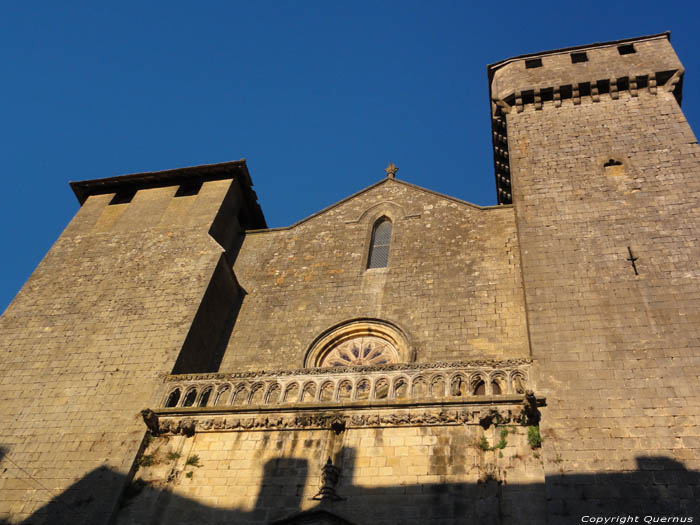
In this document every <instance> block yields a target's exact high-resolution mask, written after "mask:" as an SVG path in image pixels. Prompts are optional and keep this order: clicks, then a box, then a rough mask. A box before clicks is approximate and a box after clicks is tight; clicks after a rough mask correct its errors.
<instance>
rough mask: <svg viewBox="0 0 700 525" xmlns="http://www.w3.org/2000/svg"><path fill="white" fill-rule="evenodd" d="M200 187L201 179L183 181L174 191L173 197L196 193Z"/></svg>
mask: <svg viewBox="0 0 700 525" xmlns="http://www.w3.org/2000/svg"><path fill="white" fill-rule="evenodd" d="M201 188H202V181H198V182H184V183H182V184H180V186H179V187H178V189H177V191H176V192H175V197H189V196H190V195H197V194H198V193H199V190H200V189H201Z"/></svg>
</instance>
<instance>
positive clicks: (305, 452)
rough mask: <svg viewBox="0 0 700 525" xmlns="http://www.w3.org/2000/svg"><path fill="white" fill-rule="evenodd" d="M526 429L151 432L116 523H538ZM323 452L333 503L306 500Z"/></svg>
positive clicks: (535, 473) (537, 466)
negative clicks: (315, 515) (334, 471)
mask: <svg viewBox="0 0 700 525" xmlns="http://www.w3.org/2000/svg"><path fill="white" fill-rule="evenodd" d="M503 429H506V430H508V434H507V445H506V446H505V447H504V448H502V449H497V450H490V451H484V450H482V449H481V448H480V447H479V446H478V444H479V441H480V439H481V437H482V436H484V437H485V438H486V440H487V442H488V443H489V444H496V443H497V442H498V440H499V439H500V437H499V436H500V435H501V431H502V430H503ZM526 431H527V429H526V428H524V427H499V428H496V427H491V428H490V429H489V430H488V431H484V430H483V429H482V428H481V427H479V426H477V425H474V426H462V425H460V426H437V427H422V428H421V427H406V428H367V429H350V430H346V431H344V432H341V433H340V435H337V434H336V433H335V432H334V431H331V430H307V431H291V430H290V431H244V432H202V433H199V432H198V433H196V434H195V435H194V437H191V438H187V437H183V436H170V437H158V438H154V440H153V441H152V442H151V444H150V445H149V447H148V448H147V449H146V450H145V452H144V454H145V456H142V458H143V457H147V458H148V459H147V461H143V460H142V461H141V462H142V464H146V465H147V466H143V467H142V468H141V469H140V470H139V471H138V472H137V475H136V479H135V482H134V484H133V485H132V490H131V491H129V493H128V494H129V497H128V498H127V499H126V500H125V501H124V502H123V503H122V509H121V511H120V513H119V516H118V520H117V523H124V524H127V523H128V524H152V525H154V524H159V523H178V524H188V523H222V522H226V523H259V524H263V523H272V522H274V521H275V520H280V519H284V518H289V517H291V516H293V515H295V514H296V513H298V512H299V511H309V510H314V509H324V510H326V511H329V512H332V513H333V514H335V515H337V516H340V517H342V518H344V519H347V520H349V521H350V522H352V523H373V524H378V525H380V524H393V523H412V524H419V523H420V524H422V523H435V524H438V523H441V524H442V523H483V524H501V523H513V524H515V523H518V524H522V523H532V524H538V523H542V522H543V519H544V515H543V511H544V498H543V491H542V481H543V470H542V464H541V459H540V458H539V456H538V454H537V453H536V452H534V451H533V450H531V449H530V447H529V446H528V444H527V438H526V433H527V432H526ZM329 456H330V457H332V459H333V463H334V465H336V466H338V467H339V468H340V469H341V472H340V480H339V481H338V484H337V486H336V487H335V488H336V494H337V496H340V497H341V498H342V500H338V501H335V502H328V501H327V502H324V503H322V504H321V503H320V502H319V501H318V500H314V499H313V497H314V496H315V495H316V494H317V493H318V492H319V488H320V481H321V477H320V475H321V467H322V466H323V465H324V464H325V463H326V461H327V459H328V457H329ZM496 479H499V480H501V481H496ZM324 523H325V522H324ZM333 523H335V522H333Z"/></svg>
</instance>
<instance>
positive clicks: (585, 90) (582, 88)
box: [578, 82, 591, 97]
mask: <svg viewBox="0 0 700 525" xmlns="http://www.w3.org/2000/svg"><path fill="white" fill-rule="evenodd" d="M578 89H579V94H580V95H581V96H582V97H587V96H589V95H590V94H591V83H590V82H581V83H580V84H579V85H578Z"/></svg>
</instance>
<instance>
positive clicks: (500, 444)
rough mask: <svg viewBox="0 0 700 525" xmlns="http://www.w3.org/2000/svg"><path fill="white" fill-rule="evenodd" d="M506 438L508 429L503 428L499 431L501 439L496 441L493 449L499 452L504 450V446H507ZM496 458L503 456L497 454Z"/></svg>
mask: <svg viewBox="0 0 700 525" xmlns="http://www.w3.org/2000/svg"><path fill="white" fill-rule="evenodd" d="M506 437H508V429H507V428H504V429H502V430H501V439H500V440H499V441H498V443H497V444H496V446H494V447H493V448H494V449H499V450H503V449H504V448H506V445H507V444H508V441H507V440H506ZM498 457H503V454H499V456H498Z"/></svg>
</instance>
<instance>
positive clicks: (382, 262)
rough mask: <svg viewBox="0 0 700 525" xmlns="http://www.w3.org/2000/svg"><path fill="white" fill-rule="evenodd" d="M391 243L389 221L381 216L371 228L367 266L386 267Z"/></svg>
mask: <svg viewBox="0 0 700 525" xmlns="http://www.w3.org/2000/svg"><path fill="white" fill-rule="evenodd" d="M390 243H391V221H390V220H389V219H388V218H387V217H382V218H381V219H379V220H378V221H377V222H376V223H374V228H373V229H372V242H371V244H370V247H369V258H368V260H367V268H386V267H387V265H388V263H389V244H390Z"/></svg>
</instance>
